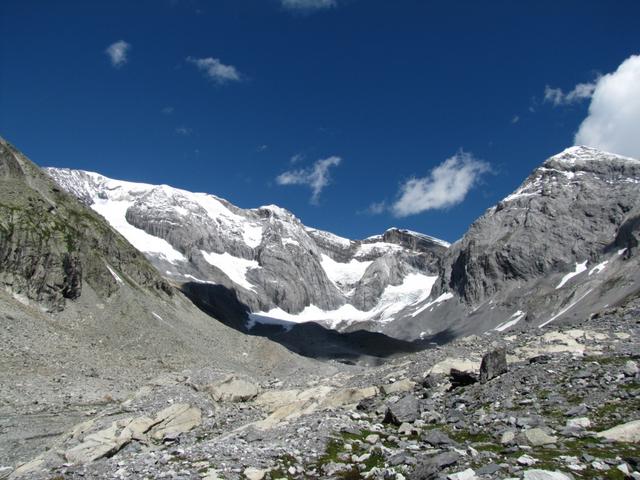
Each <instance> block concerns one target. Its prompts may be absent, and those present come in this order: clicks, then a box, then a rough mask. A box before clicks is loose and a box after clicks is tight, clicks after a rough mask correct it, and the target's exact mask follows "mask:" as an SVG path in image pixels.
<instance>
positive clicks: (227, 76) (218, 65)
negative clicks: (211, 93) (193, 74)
mask: <svg viewBox="0 0 640 480" xmlns="http://www.w3.org/2000/svg"><path fill="white" fill-rule="evenodd" d="M187 62H189V63H193V64H194V65H195V66H196V67H198V70H200V71H202V72H204V74H205V76H206V77H207V78H208V79H210V80H213V81H214V82H216V83H218V84H221V85H222V84H224V83H229V82H239V81H240V79H241V77H240V72H238V70H237V69H236V67H234V66H233V65H225V64H224V63H222V62H221V61H220V60H219V59H217V58H212V57H207V58H193V57H187Z"/></svg>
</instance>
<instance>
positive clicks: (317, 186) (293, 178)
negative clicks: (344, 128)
mask: <svg viewBox="0 0 640 480" xmlns="http://www.w3.org/2000/svg"><path fill="white" fill-rule="evenodd" d="M341 161H342V159H341V158H340V157H335V156H334V157H329V158H324V159H321V160H318V161H317V162H315V163H314V164H313V165H312V166H311V167H308V168H301V169H298V170H289V171H286V172H283V173H281V174H280V175H278V176H277V177H276V183H277V184H278V185H308V186H309V187H310V188H311V203H313V204H317V203H318V201H319V200H320V194H321V193H322V190H324V188H325V187H326V186H327V185H329V183H331V175H330V172H329V169H330V168H331V167H337V166H338V165H340V162H341Z"/></svg>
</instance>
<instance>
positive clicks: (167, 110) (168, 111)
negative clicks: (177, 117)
mask: <svg viewBox="0 0 640 480" xmlns="http://www.w3.org/2000/svg"><path fill="white" fill-rule="evenodd" d="M160 111H161V112H162V113H164V114H165V115H171V114H172V113H173V111H174V108H173V107H164V108H163V109H162V110H160Z"/></svg>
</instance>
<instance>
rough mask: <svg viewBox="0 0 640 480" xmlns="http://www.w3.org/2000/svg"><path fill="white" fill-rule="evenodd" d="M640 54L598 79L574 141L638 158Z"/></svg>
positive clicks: (639, 153)
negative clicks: (586, 113)
mask: <svg viewBox="0 0 640 480" xmlns="http://www.w3.org/2000/svg"><path fill="white" fill-rule="evenodd" d="M639 125H640V55H632V56H631V57H629V58H627V59H626V60H625V61H624V62H622V64H620V66H619V67H618V69H617V70H616V71H615V72H613V73H609V74H607V75H605V76H603V77H601V78H600V79H599V80H598V83H597V84H596V87H595V90H594V92H593V97H592V99H591V104H590V105H589V115H588V116H587V118H585V119H584V121H583V122H582V124H581V125H580V128H579V129H578V132H577V133H576V135H575V143H576V144H577V145H587V146H590V147H596V148H599V149H601V150H605V151H608V152H613V153H617V154H620V155H627V156H630V157H635V158H640V130H639Z"/></svg>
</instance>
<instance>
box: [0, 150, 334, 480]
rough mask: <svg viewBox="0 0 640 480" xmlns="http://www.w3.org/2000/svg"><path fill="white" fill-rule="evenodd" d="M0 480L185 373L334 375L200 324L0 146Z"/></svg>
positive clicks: (99, 227)
mask: <svg viewBox="0 0 640 480" xmlns="http://www.w3.org/2000/svg"><path fill="white" fill-rule="evenodd" d="M0 365H2V368H0V432H1V433H0V478H4V471H3V468H2V467H4V466H5V465H6V464H7V463H8V462H9V463H15V462H18V461H20V460H26V459H29V458H30V457H31V456H33V454H35V453H40V452H41V451H42V450H43V449H44V446H45V445H46V444H47V443H48V441H49V439H50V438H51V437H52V436H57V435H59V433H60V432H62V431H64V430H66V429H68V428H70V427H71V426H72V425H74V424H75V423H77V422H78V421H81V420H82V419H83V418H84V417H85V416H87V415H92V413H91V412H94V413H95V411H96V408H102V407H104V406H106V407H107V408H108V406H109V405H110V404H113V403H116V402H120V401H123V400H125V399H126V398H127V397H128V396H129V395H130V394H131V393H132V392H135V391H136V390H138V389H139V388H140V386H141V385H143V384H144V383H146V382H148V381H149V380H151V379H153V378H156V377H158V376H159V375H164V374H168V372H179V371H181V370H183V369H184V368H198V367H202V368H207V369H211V370H215V371H216V372H219V374H224V373H225V372H226V373H231V372H234V373H245V372H251V373H252V374H253V375H289V374H291V372H301V371H313V372H321V371H329V372H331V371H333V367H332V366H331V365H330V364H320V363H319V362H315V361H312V360H311V359H307V358H302V357H299V356H297V355H295V354H293V353H292V352H290V351H289V350H287V349H285V348H283V347H282V346H280V345H277V344H275V343H273V342H271V341H269V340H268V339H265V338H261V337H257V336H247V335H244V334H241V333H239V332H237V331H236V330H234V329H232V328H229V327H227V326H225V325H223V324H221V323H220V322H217V321H215V320H213V319H212V318H211V317H210V316H208V315H206V314H204V313H203V312H202V311H200V310H199V309H198V308H196V307H195V306H194V305H193V303H192V302H191V301H190V300H189V299H188V298H186V297H185V296H184V295H183V294H182V293H181V292H180V291H179V290H178V289H176V288H175V287H173V286H171V285H170V283H169V282H168V281H167V280H165V279H164V278H163V277H162V276H161V275H160V274H159V273H158V271H157V270H156V269H155V268H154V267H153V265H152V264H151V263H150V262H149V261H148V260H147V259H146V258H145V256H144V255H143V254H141V253H140V252H139V251H138V250H137V249H136V248H134V247H133V246H132V245H131V244H130V243H129V242H128V241H127V240H126V239H125V238H124V237H123V236H122V235H120V233H118V232H117V231H116V230H114V229H113V228H112V227H111V226H110V225H109V224H108V223H107V222H106V221H105V219H104V218H103V217H102V216H101V215H99V214H97V213H96V212H95V211H93V210H91V209H89V208H87V207H86V206H85V205H83V204H82V203H81V202H79V201H78V200H77V199H76V198H75V197H74V196H72V195H70V194H68V193H66V192H64V191H63V190H61V189H60V187H59V186H58V185H57V184H56V183H55V182H54V181H53V180H52V179H51V178H50V177H49V176H48V175H46V174H45V173H44V172H42V171H41V170H40V169H39V168H38V167H37V166H36V165H35V164H33V163H32V162H31V161H30V160H29V159H27V158H26V157H25V156H24V155H23V154H21V153H20V152H19V151H18V150H17V149H16V148H15V147H14V146H12V145H11V144H10V143H8V142H6V141H5V140H3V139H0Z"/></svg>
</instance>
